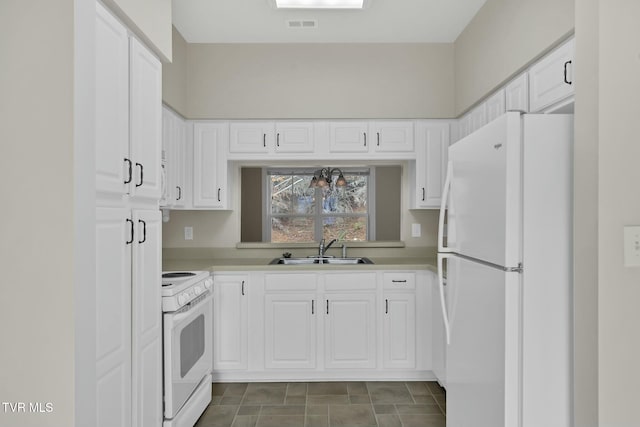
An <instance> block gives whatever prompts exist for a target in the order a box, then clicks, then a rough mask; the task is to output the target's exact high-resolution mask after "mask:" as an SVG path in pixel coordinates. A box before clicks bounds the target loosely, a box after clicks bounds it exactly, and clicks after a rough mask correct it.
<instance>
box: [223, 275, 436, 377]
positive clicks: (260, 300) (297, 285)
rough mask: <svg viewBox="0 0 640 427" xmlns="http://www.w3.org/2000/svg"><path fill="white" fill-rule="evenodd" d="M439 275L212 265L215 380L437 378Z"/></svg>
mask: <svg viewBox="0 0 640 427" xmlns="http://www.w3.org/2000/svg"><path fill="white" fill-rule="evenodd" d="M432 275H433V273H430V272H428V271H425V270H420V271H384V270H377V271H371V270H367V271H351V270H349V271H340V272H337V271H335V270H324V271H311V272H310V271H304V272H301V271H288V272H277V273H276V272H273V271H264V272H255V271H252V272H250V273H241V272H221V273H214V328H213V331H214V340H213V341H214V365H213V370H214V372H213V376H214V379H215V380H217V381H245V380H252V379H253V380H256V379H260V380H265V381H296V380H322V379H327V380H330V379H338V378H342V379H353V380H367V379H370V380H375V379H390V378H397V379H398V380H402V379H404V380H432V379H434V378H435V377H434V375H433V372H432V371H431V369H432V367H431V360H432V349H431V335H432V330H431V328H432V314H431V308H432V298H431V292H432V290H431V287H432V283H433V280H432V279H431V276H432ZM249 281H250V282H251V288H250V287H249ZM249 289H251V292H249Z"/></svg>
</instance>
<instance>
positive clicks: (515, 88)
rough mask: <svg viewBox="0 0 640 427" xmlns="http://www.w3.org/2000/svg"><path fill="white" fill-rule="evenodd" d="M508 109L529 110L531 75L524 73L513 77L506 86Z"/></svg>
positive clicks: (526, 111)
mask: <svg viewBox="0 0 640 427" xmlns="http://www.w3.org/2000/svg"><path fill="white" fill-rule="evenodd" d="M504 92H505V103H506V106H505V107H506V110H507V111H522V112H523V113H528V112H529V75H528V74H527V73H522V74H521V75H519V76H518V77H516V78H515V79H513V80H512V81H511V82H510V83H509V84H508V85H507V86H506V87H505V88H504Z"/></svg>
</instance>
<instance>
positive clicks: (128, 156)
mask: <svg viewBox="0 0 640 427" xmlns="http://www.w3.org/2000/svg"><path fill="white" fill-rule="evenodd" d="M95 43H96V45H95V48H96V138H95V144H96V166H95V167H96V281H95V286H96V331H95V332H96V379H95V383H96V395H97V399H96V420H95V425H96V426H99V427H107V426H109V427H111V426H121V427H128V426H136V427H138V426H141V427H146V426H149V427H151V426H154V427H157V426H159V425H161V424H162V312H161V286H160V283H161V278H160V274H161V269H162V266H161V244H162V242H161V232H162V222H161V214H160V211H159V209H158V203H159V199H160V195H161V194H160V193H161V175H160V152H161V151H160V150H161V132H162V113H161V103H162V99H161V97H162V86H161V83H162V81H161V76H162V67H161V64H160V61H159V60H158V59H157V58H156V57H155V56H154V55H153V54H152V53H151V52H150V51H149V50H148V49H147V48H146V47H145V46H144V45H143V44H142V43H140V42H139V41H138V40H137V39H136V38H135V37H133V35H132V34H131V33H130V32H129V31H128V30H127V28H126V27H125V26H124V25H123V24H122V23H121V22H120V21H119V20H118V19H116V18H115V17H114V16H113V15H112V14H111V13H110V12H109V11H108V10H107V9H106V8H104V7H103V6H102V5H101V4H100V3H96V40H95Z"/></svg>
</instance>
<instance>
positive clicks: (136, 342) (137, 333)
mask: <svg viewBox="0 0 640 427" xmlns="http://www.w3.org/2000/svg"><path fill="white" fill-rule="evenodd" d="M133 222H134V226H135V233H134V239H133V243H132V244H133V275H132V277H133V283H132V307H133V310H132V313H133V320H132V331H133V337H132V338H133V352H132V359H133V370H132V374H133V375H132V378H133V396H134V400H133V420H134V421H133V424H134V425H135V426H148V427H154V426H159V425H160V424H161V423H162V411H163V408H162V301H161V298H162V297H161V291H162V287H161V286H159V283H161V282H162V279H161V277H160V276H161V270H162V265H161V255H160V254H161V248H162V220H161V215H160V211H159V210H136V211H134V212H133Z"/></svg>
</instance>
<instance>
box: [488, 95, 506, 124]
mask: <svg viewBox="0 0 640 427" xmlns="http://www.w3.org/2000/svg"><path fill="white" fill-rule="evenodd" d="M486 104H487V123H489V122H491V121H493V120H495V119H497V118H498V117H500V116H501V115H503V114H504V113H505V111H506V110H505V98H504V89H500V90H498V91H497V92H496V93H494V94H493V95H491V96H490V97H489V98H488V99H487V101H486Z"/></svg>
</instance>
